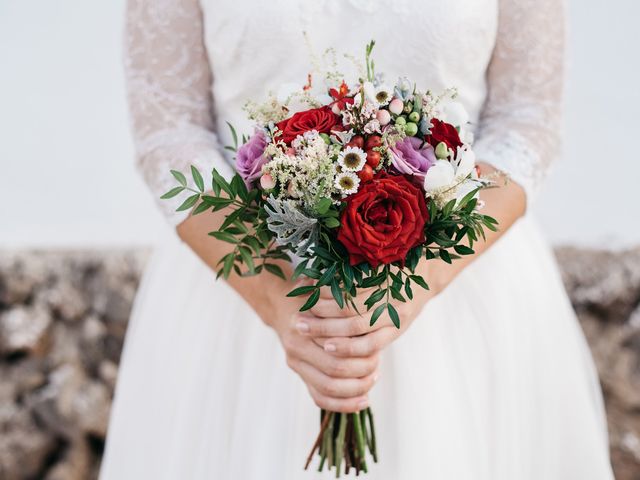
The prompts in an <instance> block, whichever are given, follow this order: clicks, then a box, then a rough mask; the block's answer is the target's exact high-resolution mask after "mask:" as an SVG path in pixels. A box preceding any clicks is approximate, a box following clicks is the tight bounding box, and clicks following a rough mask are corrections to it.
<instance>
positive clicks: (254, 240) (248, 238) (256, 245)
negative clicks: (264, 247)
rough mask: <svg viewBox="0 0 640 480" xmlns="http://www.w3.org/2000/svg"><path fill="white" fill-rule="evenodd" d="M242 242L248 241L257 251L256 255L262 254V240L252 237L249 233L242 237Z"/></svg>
mask: <svg viewBox="0 0 640 480" xmlns="http://www.w3.org/2000/svg"><path fill="white" fill-rule="evenodd" d="M242 243H246V244H247V245H249V246H250V247H251V249H252V250H253V251H254V252H255V253H256V255H260V250H261V249H260V242H258V239H257V238H256V237H251V236H249V235H247V236H246V237H244V238H243V239H242Z"/></svg>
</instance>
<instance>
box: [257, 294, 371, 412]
mask: <svg viewBox="0 0 640 480" xmlns="http://www.w3.org/2000/svg"><path fill="white" fill-rule="evenodd" d="M271 285H272V286H271V287H267V288H268V289H277V290H278V291H272V292H268V295H267V297H266V298H269V300H268V303H269V306H268V308H264V309H262V310H263V313H261V316H262V318H263V320H264V321H265V323H267V324H268V325H270V326H271V327H272V328H273V329H274V330H275V331H276V332H277V334H278V337H279V338H280V341H281V343H282V346H283V347H284V349H285V352H286V355H287V364H288V365H289V367H290V368H291V369H292V370H293V371H295V372H296V373H297V374H298V375H300V377H301V378H302V380H303V381H304V382H305V384H306V385H307V388H308V389H309V392H310V393H311V396H312V397H313V399H314V401H315V403H316V405H318V406H319V407H320V408H324V409H326V410H330V411H333V412H357V411H359V410H362V409H363V408H366V407H367V406H368V395H367V394H368V392H369V390H370V389H371V387H373V385H374V383H375V381H376V379H377V368H378V355H377V354H376V353H372V354H371V355H362V356H359V357H358V358H346V357H344V358H343V357H337V356H335V355H331V354H329V353H327V352H326V351H325V350H324V349H323V348H322V347H319V346H318V345H317V344H316V343H315V342H314V339H313V338H312V337H310V336H308V335H303V334H301V332H300V331H299V330H298V329H297V328H296V325H300V324H302V323H304V322H315V321H321V319H319V318H316V317H315V316H313V315H312V314H309V313H306V314H305V313H300V312H298V309H299V308H300V306H301V305H302V301H303V300H302V299H294V298H288V297H286V296H285V295H286V293H287V292H286V291H280V290H281V289H280V288H279V287H277V286H275V285H274V284H273V283H272V284H271ZM291 288H292V287H291V285H287V287H286V289H287V291H289V290H291ZM259 313H260V312H259Z"/></svg>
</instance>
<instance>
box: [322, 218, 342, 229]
mask: <svg viewBox="0 0 640 480" xmlns="http://www.w3.org/2000/svg"><path fill="white" fill-rule="evenodd" d="M323 222H324V224H325V225H326V227H327V228H338V227H339V226H340V220H338V219H337V218H335V217H327V218H325V219H324V220H323Z"/></svg>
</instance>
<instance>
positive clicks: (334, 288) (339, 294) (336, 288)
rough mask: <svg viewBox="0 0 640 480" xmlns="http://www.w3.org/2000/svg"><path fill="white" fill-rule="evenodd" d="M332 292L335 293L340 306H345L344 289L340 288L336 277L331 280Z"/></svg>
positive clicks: (334, 296) (335, 298) (334, 295)
mask: <svg viewBox="0 0 640 480" xmlns="http://www.w3.org/2000/svg"><path fill="white" fill-rule="evenodd" d="M331 294H332V295H333V298H334V300H335V301H336V303H337V304H338V306H339V307H340V308H344V298H343V297H342V290H341V289H340V284H339V283H338V280H336V279H335V278H334V279H333V281H332V282H331Z"/></svg>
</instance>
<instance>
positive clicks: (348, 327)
mask: <svg viewBox="0 0 640 480" xmlns="http://www.w3.org/2000/svg"><path fill="white" fill-rule="evenodd" d="M370 316H371V315H369V314H367V315H355V316H353V317H336V318H318V317H311V316H300V317H298V321H297V323H296V328H297V329H298V332H300V333H301V334H302V335H307V336H311V337H352V336H354V335H364V334H365V333H370V332H372V331H374V330H378V329H380V328H382V327H384V326H385V324H386V320H385V319H384V318H380V319H379V320H378V321H377V322H376V324H375V325H373V326H370V325H369V318H370Z"/></svg>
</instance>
